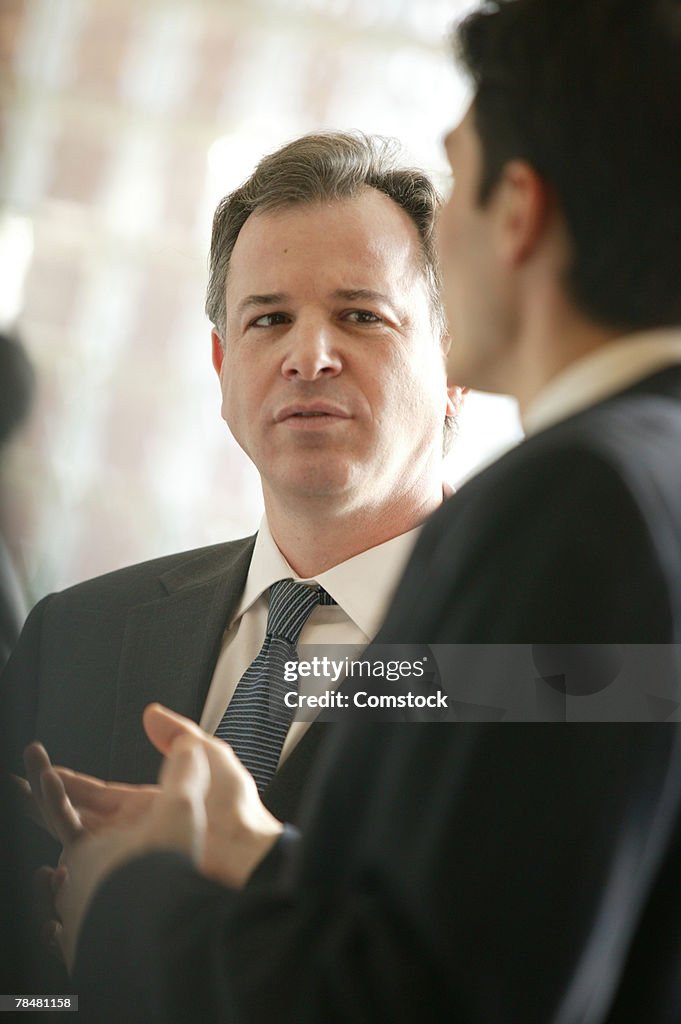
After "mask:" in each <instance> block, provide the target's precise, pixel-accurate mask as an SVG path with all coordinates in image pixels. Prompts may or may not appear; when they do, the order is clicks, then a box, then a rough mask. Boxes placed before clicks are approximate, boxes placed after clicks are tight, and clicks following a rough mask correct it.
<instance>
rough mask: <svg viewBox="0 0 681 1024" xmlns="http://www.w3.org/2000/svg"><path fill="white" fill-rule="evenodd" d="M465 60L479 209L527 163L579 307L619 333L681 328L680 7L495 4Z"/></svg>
mask: <svg viewBox="0 0 681 1024" xmlns="http://www.w3.org/2000/svg"><path fill="white" fill-rule="evenodd" d="M455 49H456V51H457V56H458V58H459V60H460V62H461V63H462V64H463V66H464V67H465V69H466V70H467V71H468V72H469V74H470V76H471V77H472V79H473V83H474V87H475V98H474V104H473V109H474V118H475V122H474V123H475V126H476V129H477V132H478V135H479V137H480V140H481V145H482V153H483V178H482V183H481V192H480V201H481V202H482V203H484V202H486V201H487V199H488V198H489V196H490V194H491V193H492V192H493V190H494V187H495V185H496V184H497V182H498V180H499V176H500V174H501V171H502V168H503V167H504V165H505V164H506V163H507V162H508V161H509V160H512V159H515V158H519V159H523V160H526V161H527V162H528V163H530V164H531V165H532V166H533V167H534V168H535V170H536V171H537V172H538V173H539V174H540V175H541V176H542V177H543V178H544V179H545V181H546V182H547V183H549V184H550V185H551V186H552V187H553V190H554V191H555V194H556V196H557V200H558V202H559V204H560V208H561V210H562V213H563V215H564V217H565V222H566V225H567V230H568V232H569V236H570V242H571V246H572V260H571V266H570V268H569V271H568V274H567V279H566V286H567V288H568V292H569V294H570V295H571V297H572V299H573V301H574V302H575V304H576V305H577V306H578V307H579V308H580V309H581V310H582V311H583V312H584V313H585V314H587V315H588V316H589V317H590V318H591V319H592V320H594V321H596V322H598V323H601V324H603V325H606V326H610V327H614V328H617V329H624V330H636V329H641V328H646V327H657V326H664V325H672V324H678V323H680V322H681V198H680V195H681V193H680V189H679V180H680V175H681V3H679V0H496V2H487V3H485V4H484V5H483V6H482V8H480V9H479V10H477V11H475V12H474V13H473V14H472V15H470V16H469V17H468V18H467V19H465V20H464V21H463V22H462V24H461V25H460V26H459V27H458V29H457V31H456V33H455Z"/></svg>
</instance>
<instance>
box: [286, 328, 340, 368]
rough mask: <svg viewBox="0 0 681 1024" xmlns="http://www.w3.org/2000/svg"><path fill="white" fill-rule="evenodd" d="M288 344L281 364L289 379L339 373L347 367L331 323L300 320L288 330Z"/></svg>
mask: <svg viewBox="0 0 681 1024" xmlns="http://www.w3.org/2000/svg"><path fill="white" fill-rule="evenodd" d="M287 342H288V347H287V350H286V355H285V357H284V360H283V362H282V364H281V372H282V374H283V376H284V377H286V379H287V380H295V379H298V380H308V381H311V380H316V379H317V378H318V377H335V376H336V375H337V374H339V373H340V372H341V370H342V368H343V364H342V362H341V359H340V355H339V352H338V350H337V348H336V346H335V344H334V338H333V330H332V328H331V327H330V326H329V325H328V324H327V323H321V322H318V321H311V320H310V321H303V320H302V319H301V320H299V321H298V322H297V323H296V324H295V325H294V326H293V328H292V329H291V330H290V331H288V334H287Z"/></svg>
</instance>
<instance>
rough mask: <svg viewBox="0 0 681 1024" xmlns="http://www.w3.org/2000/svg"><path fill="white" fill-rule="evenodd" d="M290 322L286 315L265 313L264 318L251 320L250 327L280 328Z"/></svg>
mask: <svg viewBox="0 0 681 1024" xmlns="http://www.w3.org/2000/svg"><path fill="white" fill-rule="evenodd" d="M288 322H289V317H288V316H286V314H285V313H263V314H262V316H259V317H257V319H255V320H251V322H250V324H249V325H248V326H249V327H279V325H280V324H286V323H288Z"/></svg>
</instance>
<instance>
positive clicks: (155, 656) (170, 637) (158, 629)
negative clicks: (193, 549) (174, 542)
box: [110, 537, 255, 781]
mask: <svg viewBox="0 0 681 1024" xmlns="http://www.w3.org/2000/svg"><path fill="white" fill-rule="evenodd" d="M254 543H255V538H253V537H250V538H247V539H246V540H240V541H234V542H232V543H230V544H221V545H216V546H215V547H214V548H209V549H204V550H203V551H201V552H200V553H198V554H191V553H190V554H189V555H188V556H187V559H186V560H183V561H181V562H179V563H178V564H177V565H175V566H174V567H173V568H172V569H170V570H168V571H166V572H164V573H163V574H162V575H161V576H160V577H159V579H160V582H161V584H162V586H163V587H164V589H165V590H166V591H167V594H166V596H164V597H161V598H160V599H158V600H155V601H151V602H148V603H145V604H140V605H135V606H134V607H132V608H131V609H130V611H129V613H128V618H127V622H126V628H125V635H124V638H123V645H122V651H121V659H120V665H119V671H118V690H117V703H116V715H115V721H114V728H113V737H112V747H111V759H110V774H111V777H112V778H115V779H120V780H121V781H127V780H130V781H143V780H145V781H153V780H155V778H156V774H157V772H158V767H159V765H160V761H161V758H160V755H159V754H158V753H157V752H156V751H155V750H154V749H153V747H152V746H151V744H150V743H149V741H148V740H147V738H146V736H145V734H144V729H143V727H142V712H143V710H144V708H145V707H146V706H147V704H149V703H150V702H152V701H157V700H159V701H161V702H162V703H164V704H167V705H168V706H169V707H171V708H173V709H174V710H176V711H178V712H179V713H180V714H183V715H186V716H187V717H188V718H192V719H193V720H194V721H197V720H198V718H199V716H200V714H201V708H202V707H203V703H204V700H205V696H206V693H207V692H208V687H209V685H210V680H211V676H212V673H213V669H214V667H215V662H216V661H217V657H218V654H219V651H220V644H221V640H222V634H223V632H224V629H225V627H226V625H227V624H228V623H229V621H230V619H231V617H232V616H233V614H234V611H235V609H236V607H237V605H238V602H239V600H240V598H241V593H242V591H243V588H244V584H245V581H246V576H247V574H248V567H249V564H250V560H251V555H252V553H253V546H254Z"/></svg>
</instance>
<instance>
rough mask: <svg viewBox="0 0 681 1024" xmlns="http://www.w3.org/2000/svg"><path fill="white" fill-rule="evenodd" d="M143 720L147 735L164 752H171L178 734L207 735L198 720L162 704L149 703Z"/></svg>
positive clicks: (200, 737)
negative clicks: (186, 716) (179, 713)
mask: <svg viewBox="0 0 681 1024" xmlns="http://www.w3.org/2000/svg"><path fill="white" fill-rule="evenodd" d="M142 721H143V722H144V729H145V732H146V734H147V736H148V737H149V739H150V740H151V742H152V743H153V745H154V746H155V747H156V749H157V750H159V751H160V752H161V753H162V754H168V753H169V752H170V748H171V745H172V742H173V740H174V739H176V738H177V737H178V736H194V737H196V738H197V739H204V738H205V737H206V735H207V734H206V733H205V732H204V731H203V729H200V728H199V726H198V725H197V724H196V722H192V721H191V719H189V718H185V717H184V716H183V715H178V714H177V712H176V711H171V710H170V708H166V707H164V706H163V705H162V704H149V705H148V706H147V707H146V708H145V709H144V715H143V716H142Z"/></svg>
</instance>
